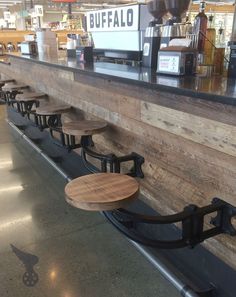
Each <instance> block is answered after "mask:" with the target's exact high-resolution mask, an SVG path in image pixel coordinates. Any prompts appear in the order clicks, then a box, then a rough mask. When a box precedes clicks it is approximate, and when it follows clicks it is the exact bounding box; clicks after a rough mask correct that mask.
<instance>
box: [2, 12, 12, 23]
mask: <svg viewBox="0 0 236 297" xmlns="http://www.w3.org/2000/svg"><path fill="white" fill-rule="evenodd" d="M3 17H4V20H5V21H10V19H11V13H10V11H4V12H3Z"/></svg>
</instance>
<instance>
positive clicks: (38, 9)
mask: <svg viewBox="0 0 236 297" xmlns="http://www.w3.org/2000/svg"><path fill="white" fill-rule="evenodd" d="M34 13H35V16H38V17H42V16H43V5H35V6H34Z"/></svg>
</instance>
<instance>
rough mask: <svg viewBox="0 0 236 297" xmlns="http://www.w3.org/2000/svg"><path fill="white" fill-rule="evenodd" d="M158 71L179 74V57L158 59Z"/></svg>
mask: <svg viewBox="0 0 236 297" xmlns="http://www.w3.org/2000/svg"><path fill="white" fill-rule="evenodd" d="M158 71H164V72H172V73H178V72H179V56H167V55H160V56H159V57H158Z"/></svg>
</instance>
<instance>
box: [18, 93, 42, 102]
mask: <svg viewBox="0 0 236 297" xmlns="http://www.w3.org/2000/svg"><path fill="white" fill-rule="evenodd" d="M45 96H46V94H44V93H36V92H25V93H23V94H17V95H16V98H15V99H16V101H21V102H28V101H32V99H37V100H40V99H45Z"/></svg>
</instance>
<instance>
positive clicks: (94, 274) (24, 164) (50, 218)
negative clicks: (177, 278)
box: [0, 105, 179, 297]
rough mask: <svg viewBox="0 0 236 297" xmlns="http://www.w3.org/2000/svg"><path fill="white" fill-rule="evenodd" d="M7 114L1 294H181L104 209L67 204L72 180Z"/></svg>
mask: <svg viewBox="0 0 236 297" xmlns="http://www.w3.org/2000/svg"><path fill="white" fill-rule="evenodd" d="M5 116H6V115H5V107H4V106H3V105H1V106H0V296H1V297H118V296H119V297H175V296H179V294H178V293H177V292H176V290H175V289H174V288H173V287H172V286H170V284H169V283H168V282H167V281H166V280H164V279H163V278H162V277H161V276H160V274H159V273H158V272H157V271H156V270H155V269H154V268H153V267H152V266H151V264H149V263H148V262H147V260H146V259H145V258H143V256H141V255H140V254H139V253H138V252H137V251H136V250H135V248H134V247H133V246H131V244H130V243H129V242H128V241H127V240H126V239H125V238H124V237H123V236H122V235H121V234H119V233H118V232H117V231H116V230H115V229H114V228H113V227H112V226H111V225H110V224H108V223H107V222H106V221H105V220H104V218H103V217H102V216H101V215H100V214H99V213H91V212H86V211H80V210H78V209H75V208H72V207H71V206H69V205H68V204H67V203H66V202H65V200H64V187H65V184H66V181H65V180H64V179H63V178H62V177H61V176H60V175H59V174H58V173H57V172H56V171H55V170H54V169H53V168H52V167H50V165H48V164H47V163H46V161H44V159H42V157H41V156H39V155H38V153H37V152H35V151H34V150H32V149H31V148H30V147H29V145H28V144H27V143H26V142H25V141H24V140H23V139H21V138H20V137H19V135H18V134H16V132H14V131H13V130H12V128H11V127H9V126H8V124H7V123H6V122H5Z"/></svg>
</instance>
